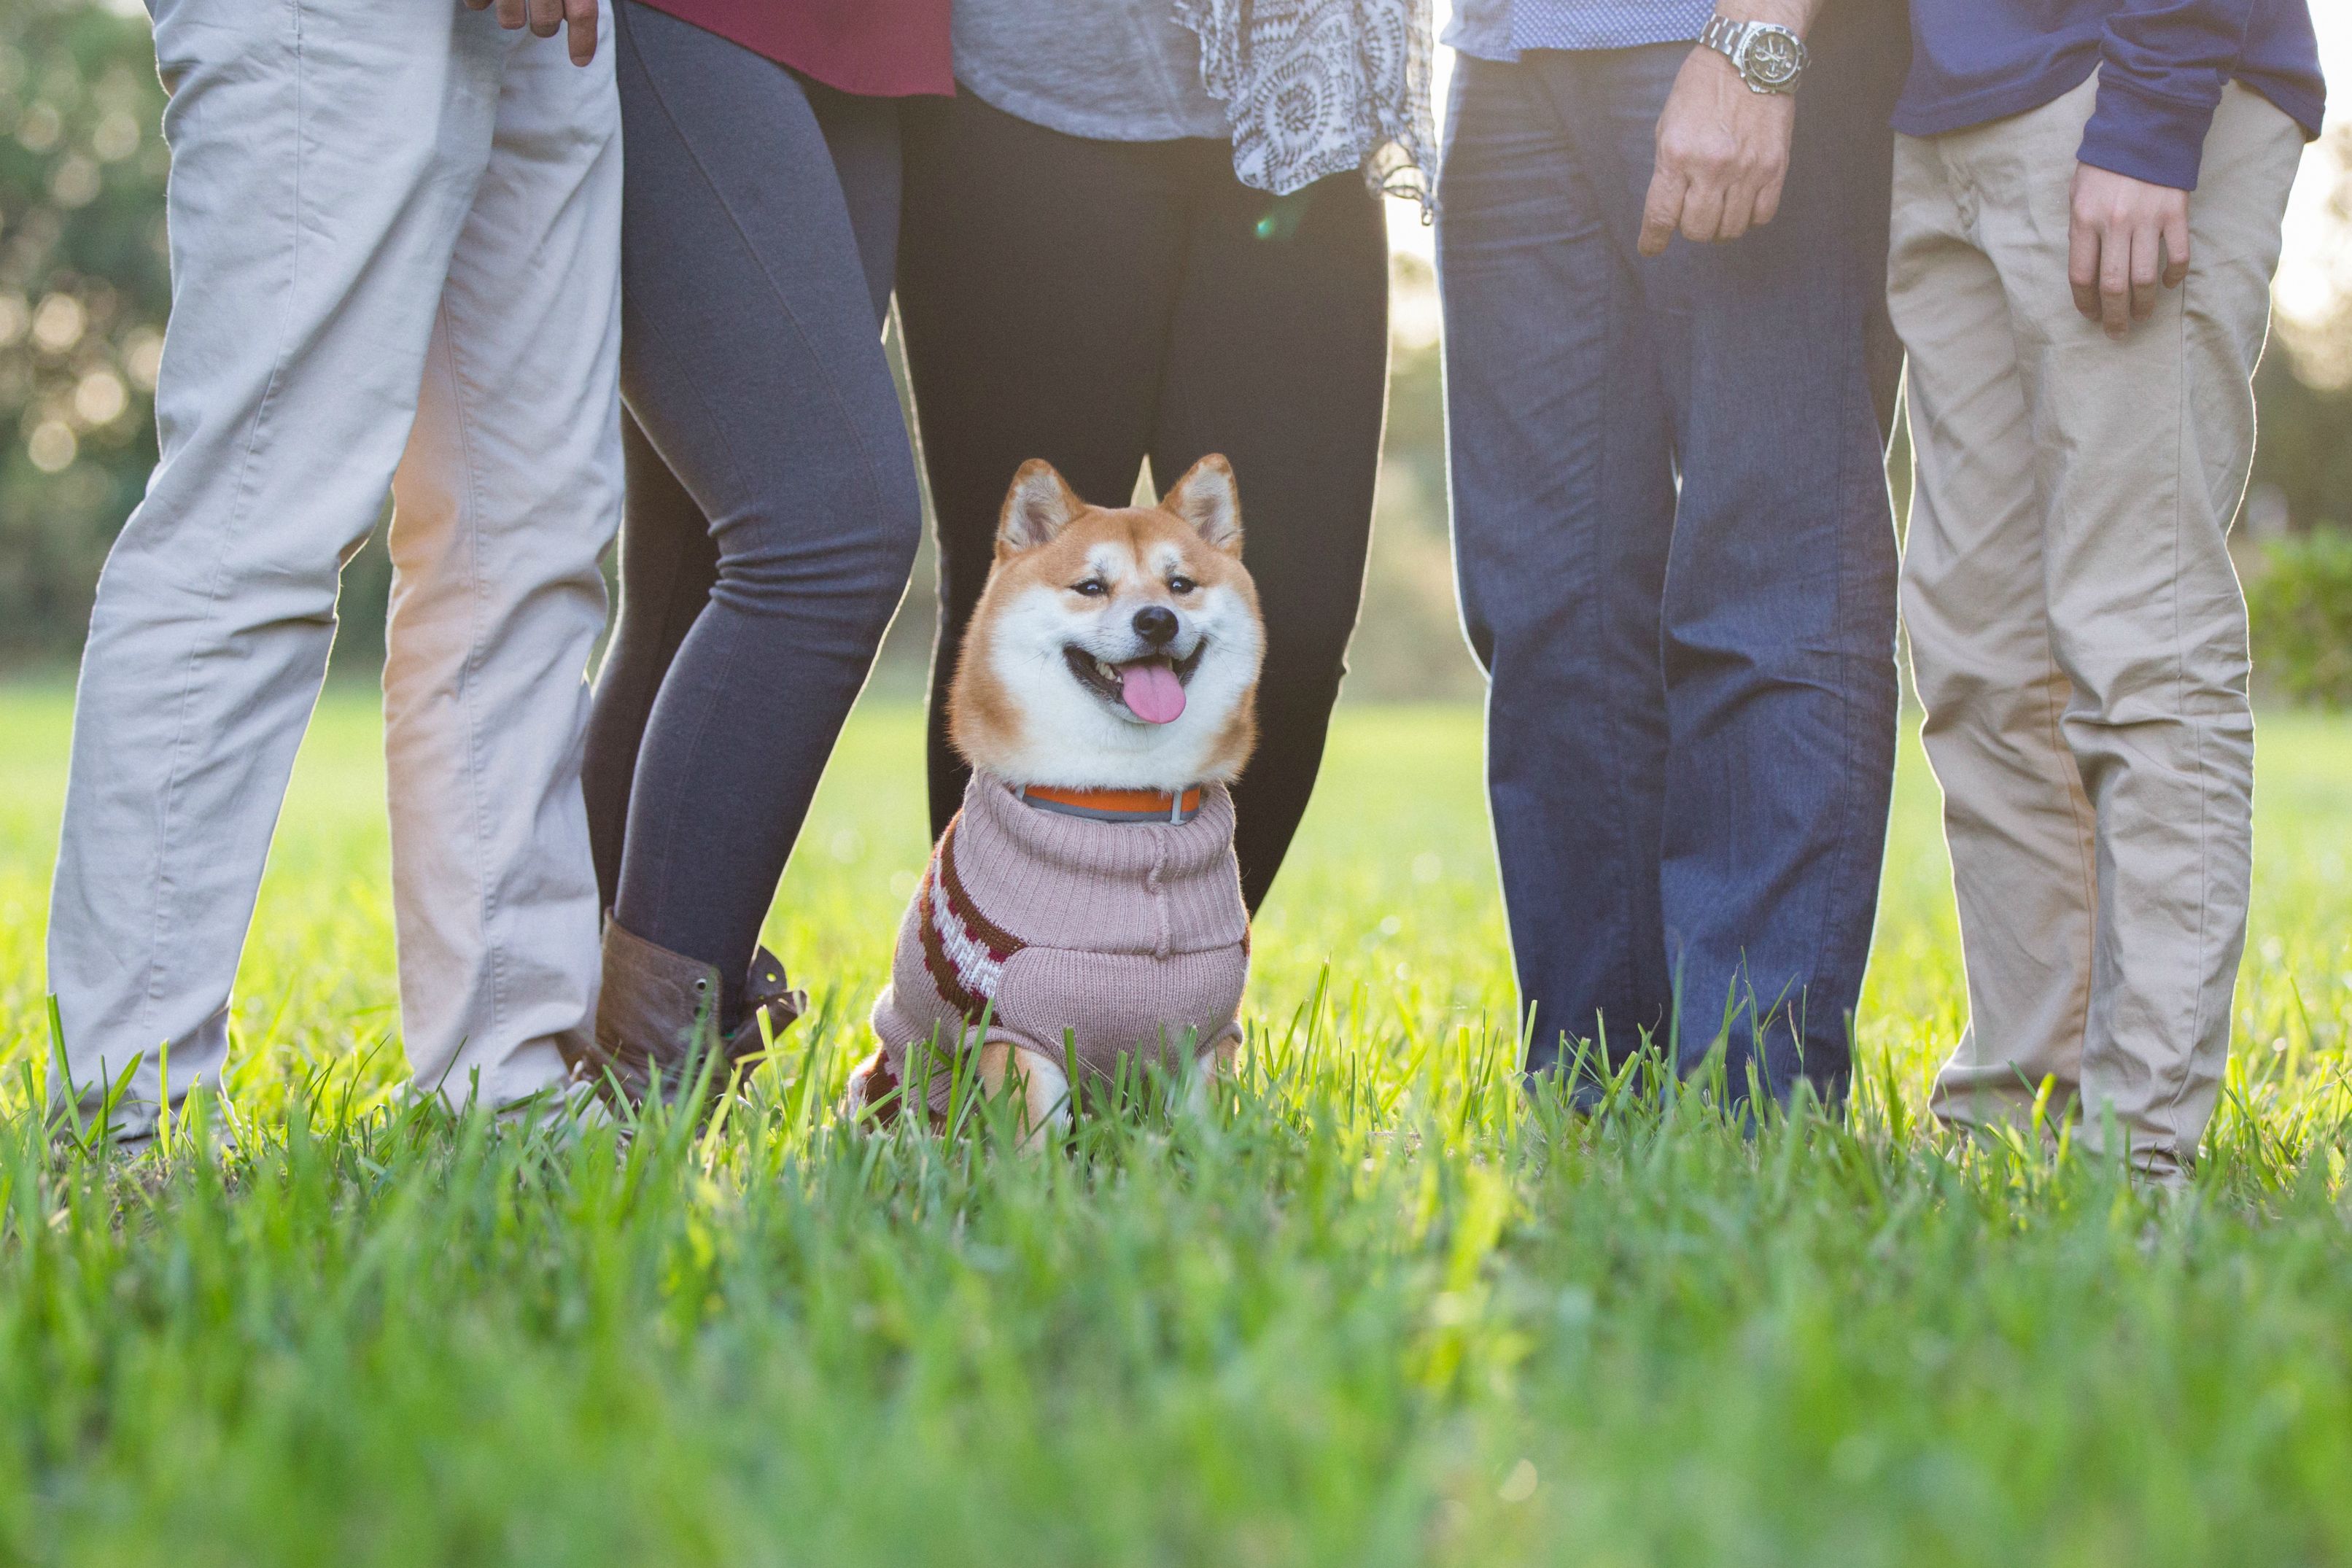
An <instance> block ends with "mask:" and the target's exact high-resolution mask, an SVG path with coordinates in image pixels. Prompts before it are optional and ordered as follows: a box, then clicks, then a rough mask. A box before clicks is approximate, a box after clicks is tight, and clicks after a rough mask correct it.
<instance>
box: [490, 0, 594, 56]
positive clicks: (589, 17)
mask: <svg viewBox="0 0 2352 1568" xmlns="http://www.w3.org/2000/svg"><path fill="white" fill-rule="evenodd" d="M493 4H496V5H497V6H498V8H499V26H501V27H506V28H509V29H512V28H515V27H529V28H530V30H531V31H532V32H534V33H536V34H538V35H539V36H540V37H542V38H551V37H555V35H556V34H557V33H558V32H559V31H562V30H563V29H565V28H569V29H570V31H571V35H572V36H571V38H570V43H571V47H572V64H573V65H575V66H584V65H586V64H587V63H588V62H589V61H590V60H593V59H594V58H596V0H466V9H467V10H468V11H486V10H488V9H489V7H490V6H491V5H493Z"/></svg>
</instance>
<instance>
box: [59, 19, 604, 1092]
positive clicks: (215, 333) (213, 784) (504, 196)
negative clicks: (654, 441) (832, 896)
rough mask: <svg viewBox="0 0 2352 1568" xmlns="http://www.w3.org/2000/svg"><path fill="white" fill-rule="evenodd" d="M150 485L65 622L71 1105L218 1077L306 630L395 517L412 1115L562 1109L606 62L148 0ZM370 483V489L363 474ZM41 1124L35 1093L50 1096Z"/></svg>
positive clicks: (387, 682) (596, 400) (592, 610)
mask: <svg viewBox="0 0 2352 1568" xmlns="http://www.w3.org/2000/svg"><path fill="white" fill-rule="evenodd" d="M152 13H153V16H154V24H155V55H156V63H157V66H158V68H159V69H160V70H161V72H162V75H163V81H164V84H165V86H166V87H167V88H168V89H170V91H171V101H170V105H169V107H168V108H166V110H164V115H163V130H164V135H165V138H166V139H167V140H168V141H169V142H170V143H171V148H172V160H173V161H172V177H171V185H170V192H169V197H168V207H169V219H170V232H171V244H172V320H171V325H170V329H169V331H168V333H167V335H166V337H165V339H164V345H163V369H162V373H161V375H160V377H159V380H158V382H157V385H156V391H155V415H156V425H157V429H158V434H159V437H160V444H161V458H160V460H159V461H158V463H157V464H156V468H155V472H154V476H153V478H152V479H151V480H150V481H149V483H148V487H147V495H146V499H145V500H143V501H142V502H141V503H140V506H139V509H138V510H137V511H136V512H134V513H133V514H132V515H131V520H130V521H129V522H128V523H127V524H126V525H125V526H124V528H123V531H122V534H121V538H120V539H119V540H118V541H117V542H116V543H115V546H114V550H113V552H112V553H111V554H110V555H109V556H108V558H107V563H106V569H105V572H104V573H103V574H102V575H101V576H100V579H99V584H98V601H97V605H96V608H95V610H94V612H93V613H92V615H91V617H90V628H89V643H88V645H87V647H86V649H85V651H84V653H83V657H82V668H81V681H80V686H79V693H78V696H77V699H76V704H75V712H74V737H73V762H72V770H71V773H70V776H69V779H68V784H67V790H66V808H65V824H64V829H63V833H62V837H61V841H60V843H59V846H58V870H57V879H56V882H55V884H54V887H53V889H52V894H51V901H50V917H49V931H48V958H49V984H50V986H51V988H52V989H53V990H54V992H55V993H56V995H57V1000H58V1012H59V1015H60V1017H61V1019H62V1021H63V1024H64V1029H65V1047H66V1066H67V1068H68V1074H69V1076H70V1078H71V1080H72V1084H73V1087H74V1089H76V1090H77V1091H78V1092H79V1097H80V1098H81V1100H82V1101H83V1103H84V1106H85V1108H86V1109H88V1108H92V1107H94V1105H95V1103H96V1101H97V1099H98V1097H99V1096H100V1093H101V1092H102V1090H103V1089H105V1088H106V1087H107V1086H109V1085H110V1084H112V1083H113V1082H114V1081H115V1080H116V1079H118V1078H120V1077H121V1075H122V1074H124V1072H125V1071H126V1070H128V1071H129V1072H130V1075H131V1076H130V1079H129V1085H128V1092H129V1103H128V1104H124V1105H121V1106H118V1107H116V1108H115V1110H114V1117H115V1122H116V1125H117V1126H118V1128H120V1129H121V1130H122V1131H126V1132H129V1133H137V1132H140V1131H144V1130H145V1129H146V1128H148V1127H149V1126H151V1125H152V1122H153V1121H154V1119H155V1116H156V1111H157V1108H158V1105H159V1103H160V1101H161V1100H162V1099H163V1095H164V1091H165V1086H164V1085H163V1082H162V1072H161V1068H162V1061H161V1057H162V1053H163V1049H165V1048H168V1050H169V1054H170V1067H171V1083H170V1085H169V1093H170V1097H171V1098H172V1099H173V1100H177V1099H179V1098H180V1097H181V1096H183V1095H184V1093H185V1092H186V1091H187V1090H188V1089H189V1087H190V1086H191V1085H192V1084H196V1083H204V1084H216V1083H217V1082H218V1081H219V1079H220V1076H221V1073H222V1070H223V1068H224V1067H225V1066H226V1061H227V1058H228V1050H229V1038H228V1023H229V1017H230V1007H229V995H230V986H231V983H232V981H233V980H234V978H235V976H236V968H237V960H238V955H239V952H240V950H241V949H242V947H243V945H244V942H245V934H246V928H247V924H248V923H249V922H250V921H251V920H252V917H253V910H254V902H255V897H256V892H257V888H258V886H259V884H260V881H261V874H262V868H263V864H264V861H265V859H266V858H267V856H268V850H269V841H270V837H271V832H272V829H273V828H274V827H275V826H276V824H277V820H278V803H279V801H280V800H281V799H282V798H283V796H284V794H285V790H286V783H287V777H288V773H289V771H290V769H291V768H292V766H293V762H294V754H295V750H296V748H297V747H298V746H299V744H300V742H301V739H302V733H303V730H304V728H305V726H306V725H307V724H308V723H309V721H310V710H311V708H312V705H313V704H314V703H315V702H316V700H317V699H318V695H319V688H320V677H321V676H322V675H323V673H324V672H325V669H326V665H327V653H328V647H329V645H330V644H331V642H332V641H333V639H334V633H335V595H336V588H337V574H338V570H339V568H340V566H341V563H342V562H343V561H344V560H345V559H347V558H348V556H349V554H350V552H352V551H353V550H355V549H357V548H358V546H359V545H360V543H361V542H362V541H363V540H365V539H366V538H367V536H368V532H369V531H370V529H371V528H372V527H373V525H374V522H375V519H376V514H377V510H378V508H379V507H380V506H381V505H382V504H383V496H384V491H385V489H386V487H387V486H390V487H391V488H392V489H393V490H394V521H393V524H392V532H391V540H390V544H391V551H392V558H393V568H394V577H393V592H392V618H391V626H390V630H389V646H388V647H387V648H386V655H385V662H384V672H383V685H384V731H385V735H384V742H385V752H386V763H387V770H388V774H389V781H390V794H391V798H390V802H389V804H390V807H391V815H392V879H393V904H394V915H395V919H396V922H397V927H398V937H399V947H400V992H401V1009H402V1017H403V1038H404V1044H405V1046H406V1048H407V1054H408V1060H409V1065H410V1068H411V1069H412V1071H413V1072H414V1074H415V1088H416V1089H418V1090H419V1091H437V1092H439V1093H441V1094H443V1095H445V1096H446V1097H448V1098H449V1099H451V1100H460V1101H462V1100H465V1099H466V1098H467V1096H469V1095H473V1094H477V1093H478V1094H479V1095H480V1096H481V1097H482V1098H483V1099H484V1100H488V1101H490V1102H491V1103H504V1102H507V1101H509V1100H517V1099H520V1098H523V1097H525V1096H528V1095H530V1094H532V1093H534V1092H535V1091H537V1090H540V1089H545V1088H547V1087H548V1086H550V1085H551V1084H553V1083H556V1082H558V1081H560V1080H561V1079H562V1074H563V1070H564V1066H563V1057H562V1045H561V1043H562V1041H563V1040H564V1039H565V1038H566V1037H568V1036H572V1035H576V1034H578V1033H580V1032H582V1031H584V1030H585V1029H586V1028H587V1026H588V1025H589V1023H590V1021H591V1020H592V1019H593V1016H594V1013H595V998H596V984H597V940H598V939H597V932H598V926H597V914H598V911H597V901H596V879H595V870H594V867H593V863H592V861H591V859H590V858H589V852H588V820H587V808H586V806H585V805H584V804H583V800H582V796H581V789H580V756H581V749H582V740H583V731H584V727H585V723H586V718H587V709H588V695H587V689H586V686H585V684H584V678H585V674H586V669H587V663H588V656H589V652H590V650H591V648H592V647H593V644H594V641H595V637H596V634H597V632H598V631H599V629H600V628H601V627H602V626H604V580H603V578H602V577H601V576H600V575H599V574H598V571H597V566H596V558H597V555H598V553H599V552H601V551H602V550H603V549H604V546H605V544H606V543H607V542H609V541H610V540H611V539H612V537H613V533H614V528H615V527H616V525H617V524H618V521H619V519H620V510H621V456H620V402H619V393H618V381H617V377H618V365H619V351H620V220H621V132H620V110H619V102H618V99H617V96H616V94H615V92H614V79H613V65H612V53H613V51H612V47H611V45H610V44H609V43H607V44H606V46H605V47H604V48H603V49H601V50H600V51H599V52H598V58H597V59H596V60H595V62H594V63H593V65H592V66H590V67H589V68H586V69H584V70H583V69H580V68H575V67H573V66H572V64H571V63H570V62H569V61H568V60H567V59H566V58H565V55H564V50H563V46H562V41H561V40H552V39H551V40H542V39H539V38H534V37H530V35H529V34H528V33H521V32H511V33H510V32H507V31H504V30H502V29H501V28H500V27H499V25H498V19H497V18H496V17H495V16H492V15H491V14H490V13H488V12H472V11H468V10H467V9H465V8H464V7H463V6H462V5H458V4H457V0H403V3H401V4H396V5H389V6H387V5H369V4H365V3H363V0H294V3H289V0H277V3H272V4H264V3H263V0H152ZM395 474H396V478H395ZM57 1087H58V1090H59V1092H60V1098H62V1091H63V1089H64V1086H63V1085H59V1086H57Z"/></svg>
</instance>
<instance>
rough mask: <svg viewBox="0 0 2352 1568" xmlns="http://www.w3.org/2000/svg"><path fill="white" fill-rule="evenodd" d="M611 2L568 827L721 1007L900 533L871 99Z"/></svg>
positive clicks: (855, 667)
mask: <svg viewBox="0 0 2352 1568" xmlns="http://www.w3.org/2000/svg"><path fill="white" fill-rule="evenodd" d="M613 20H614V45H615V46H616V47H617V48H618V50H619V55H618V74H619V78H620V92H621V115H622V121H623V129H624V132H625V135H626V136H627V138H628V169H627V174H626V176H625V184H624V194H623V215H622V237H621V243H622V270H621V291H622V336H621V392H622V395H623V397H624V399H625V401H626V403H627V405H628V411H629V414H630V416H631V419H630V423H629V425H628V427H627V428H626V429H625V432H624V434H625V440H626V446H627V452H628V472H629V489H628V508H627V512H626V516H625V520H624V522H623V525H622V533H621V612H620V617H619V621H618V623H617V625H616V626H615V627H614V637H613V646H612V649H611V651H610V652H609V653H608V654H607V656H606V658H605V660H604V668H603V669H602V671H600V672H599V674H598V677H597V681H596V702H595V709H594V711H593V715H592V717H591V719H590V722H589V731H588V751H587V759H586V766H585V784H586V790H587V796H588V815H589V830H590V836H591V838H592V840H593V845H594V848H595V856H596V878H597V882H598V885H599V889H600V890H601V891H602V892H603V894H604V899H605V901H606V903H607V904H608V905H609V906H610V907H612V909H613V910H614V918H615V919H617V920H618V921H620V923H621V924H622V925H623V926H624V927H625V929H627V930H628V931H632V932H634V933H635V934H636V935H638V936H641V937H643V938H645V939H646V941H648V942H655V943H656V944H658V945H660V946H662V947H666V948H668V949H670V950H671V951H672V952H681V953H684V954H686V955H687V956H688V957H691V958H698V959H700V960H702V961H703V962H705V963H712V964H716V965H717V966H718V968H719V974H720V976H721V977H722V979H723V981H724V983H725V985H726V988H727V995H726V997H725V999H724V1001H723V1003H722V1012H723V1015H724V1017H725V1018H726V1019H728V1020H731V1019H732V1018H733V1016H734V1013H735V1009H736V1005H737V1002H738V997H739V994H740V987H741V984H742V982H743V979H744V976H745V974H746V973H747V971H748V970H749V969H750V967H751V951H752V947H753V945H754V944H755V943H756V942H758V940H759V933H760V924H761V921H762V920H763V919H764V918H765V917H766V915H767V912H768V906H769V904H770V903H771V902H772V900H774V898H775V894H776V879H777V878H778V877H779V876H781V875H782V871H783V868H784V860H785V858H786V857H787V856H788V855H790V853H791V852H792V847H793V838H794V837H797V836H798V834H799V832H800V826H801V820H802V818H803V816H805V815H806V814H807V811H808V804H809V799H810V796H811V795H814V793H815V790H816V784H817V779H818V777H819V776H820V775H821V774H822V773H824V763H825V759H826V757H827V756H828V755H830V754H831V752H832V751H833V743H834V739H835V736H836V735H837V734H838V733H839V731H840V729H841V723H842V720H843V719H844V718H845V717H846V716H847V714H848V712H849V708H850V704H851V703H852V702H854V701H855V700H856V697H857V691H858V689H859V687H860V686H861V685H863V684H864V682H865V679H866V670H867V668H869V667H870V666H871V665H872V663H873V659H874V652H875V649H876V648H877V647H878V646H879V644H880V642H881V638H882V633H883V630H884V628H885V627H887V626H888V625H889V621H890V616H891V614H892V612H893V611H894V610H895V609H896V608H897V607H898V599H899V596H900V595H902V594H903V593H904V592H905V591H906V583H907V572H908V567H909V566H910V565H911V564H912V563H913V560H914V552H915V545H916V543H917V541H918V539H919V535H920V532H921V526H922V525H921V498H920V495H919V491H918V489H917V488H916V483H915V468H914V462H913V458H912V455H911V453H910V452H909V450H908V443H907V432H906V425H905V422H904V421H903V420H902V419H901V417H900V416H899V412H898V394H897V392H896V390H895V389H894V388H893V387H892V386H891V384H890V371H889V365H888V363H887V360H885V358H884V357H883V353H882V343H881V333H880V330H879V323H880V318H881V315H882V313H883V311H884V310H887V306H888V302H889V279H890V274H891V267H892V252H893V247H894V245H895V240H896V230H897V223H898V106H897V105H896V104H894V103H891V102H888V101H886V100H875V99H860V98H851V97H848V96H846V95H845V94H842V93H837V92H834V91H831V90H830V89H825V88H823V87H819V86H815V85H814V84H811V83H808V82H805V81H803V80H802V79H800V78H798V77H796V76H794V75H793V73H792V72H790V71H788V70H786V69H785V68H783V67H782V66H779V65H775V64H772V63H771V62H770V61H767V60H765V59H762V58H760V57H758V56H756V55H754V54H752V53H751V52H750V51H749V50H746V49H741V48H738V47H736V46H734V45H733V44H730V43H728V42H726V41H725V40H723V39H721V38H719V37H716V36H714V35H712V34H709V33H706V32H704V31H702V30H701V29H700V28H698V27H694V26H688V24H687V23H684V22H680V21H677V20H676V19H675V18H673V17H670V16H666V15H664V14H662V13H660V12H658V11H653V10H649V9H647V8H646V7H645V6H643V5H635V4H632V3H625V4H623V5H619V6H617V7H616V8H615V10H614V16H613Z"/></svg>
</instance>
